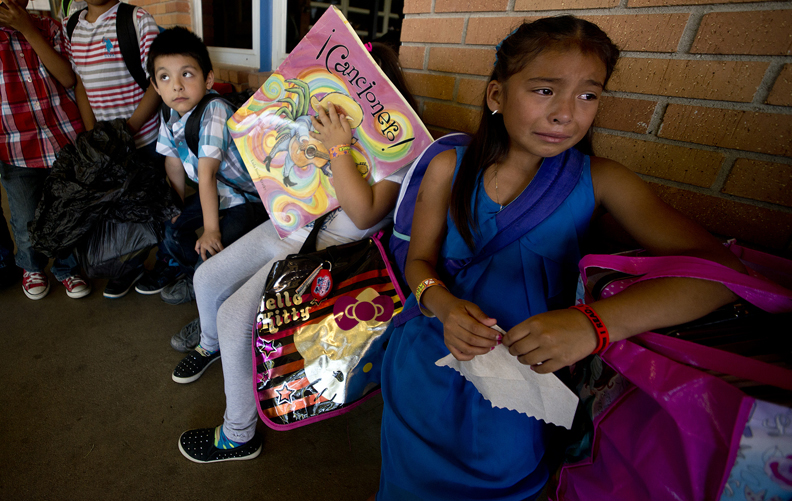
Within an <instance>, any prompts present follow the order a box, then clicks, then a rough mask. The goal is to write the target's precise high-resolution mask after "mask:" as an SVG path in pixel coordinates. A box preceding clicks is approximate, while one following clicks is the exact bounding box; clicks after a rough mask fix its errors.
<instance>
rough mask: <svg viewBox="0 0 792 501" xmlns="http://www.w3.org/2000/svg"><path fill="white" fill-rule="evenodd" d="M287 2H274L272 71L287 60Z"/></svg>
mask: <svg viewBox="0 0 792 501" xmlns="http://www.w3.org/2000/svg"><path fill="white" fill-rule="evenodd" d="M286 1H287V0H272V59H271V62H272V71H275V70H276V69H278V66H280V65H281V63H282V62H283V61H284V60H285V59H286V56H288V54H287V53H286V18H287V7H286Z"/></svg>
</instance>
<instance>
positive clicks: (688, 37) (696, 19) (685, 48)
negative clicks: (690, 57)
mask: <svg viewBox="0 0 792 501" xmlns="http://www.w3.org/2000/svg"><path fill="white" fill-rule="evenodd" d="M703 19H704V9H702V8H693V9H691V10H690V17H688V20H687V23H685V29H684V30H682V35H681V36H680V37H679V43H677V53H683V54H686V53H688V52H690V48H691V47H693V42H694V41H695V40H696V36H697V35H698V31H699V27H701V21H702V20H703Z"/></svg>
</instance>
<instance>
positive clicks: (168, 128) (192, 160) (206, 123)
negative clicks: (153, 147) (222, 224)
mask: <svg viewBox="0 0 792 501" xmlns="http://www.w3.org/2000/svg"><path fill="white" fill-rule="evenodd" d="M209 92H212V93H215V94H216V92H215V91H213V90H212V91H209ZM194 109H195V108H193V110H194ZM193 110H190V111H188V112H187V113H185V114H184V116H183V117H179V114H178V113H177V112H176V111H174V110H170V119H169V120H168V122H167V123H165V121H164V120H163V121H162V122H160V131H159V139H157V152H158V153H161V154H163V155H165V156H168V157H175V158H178V159H179V160H181V162H182V165H183V166H184V171H185V172H186V173H187V177H189V178H190V179H191V180H192V181H193V182H196V183H197V182H198V157H200V158H203V157H209V158H214V159H216V160H220V168H219V169H218V174H220V175H222V176H223V177H224V178H225V179H227V180H228V181H229V182H231V183H234V184H235V185H244V184H246V183H250V182H251V180H250V174H248V173H247V170H246V169H245V167H244V164H243V163H242V156H241V155H240V154H239V150H238V149H237V146H236V143H234V140H233V139H232V138H231V133H230V132H229V130H228V127H227V126H226V122H227V121H228V119H229V118H231V116H232V115H233V114H234V111H233V110H232V109H231V108H230V107H229V106H228V105H227V104H225V103H223V102H222V101H221V100H214V101H212V102H211V103H209V104H208V105H206V108H205V109H204V114H203V117H202V120H201V127H200V133H199V136H198V157H196V156H195V155H194V154H193V152H192V151H190V148H189V147H188V146H187V140H186V139H185V130H184V128H185V126H186V125H187V119H188V118H190V115H191V114H192V112H193ZM217 195H218V197H219V209H220V210H223V209H228V208H230V207H234V206H236V205H239V204H243V203H245V200H254V201H258V199H257V198H256V197H255V196H253V195H249V194H246V193H243V192H241V191H239V190H234V189H233V188H231V187H230V186H228V185H227V184H225V183H223V182H221V181H217ZM259 203H260V202H259Z"/></svg>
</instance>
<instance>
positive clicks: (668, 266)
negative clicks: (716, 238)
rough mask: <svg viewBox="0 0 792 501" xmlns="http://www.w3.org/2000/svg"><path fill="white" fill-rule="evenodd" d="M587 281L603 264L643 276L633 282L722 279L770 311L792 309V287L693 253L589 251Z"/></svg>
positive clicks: (583, 265)
mask: <svg viewBox="0 0 792 501" xmlns="http://www.w3.org/2000/svg"><path fill="white" fill-rule="evenodd" d="M579 266H580V273H581V276H582V277H583V282H584V283H585V282H587V281H588V280H587V277H586V273H587V269H588V268H592V267H593V268H603V269H608V270H616V271H621V272H623V273H628V274H630V275H636V276H640V278H639V279H638V280H636V281H635V282H633V283H637V282H642V281H644V280H651V279H653V278H663V277H687V278H698V279H702V280H710V281H713V282H720V283H722V284H723V285H725V286H726V287H728V288H729V289H730V290H731V291H732V292H734V293H735V294H737V295H738V296H740V297H741V298H743V299H745V300H746V301H748V302H749V303H751V304H753V305H755V306H758V307H759V308H761V309H763V310H765V311H767V312H770V313H784V312H788V311H792V291H789V290H787V289H785V288H784V287H782V286H780V285H778V284H776V283H774V282H771V281H769V280H767V279H764V278H762V277H759V276H753V275H744V274H742V273H740V272H737V271H735V270H733V269H731V268H729V267H727V266H724V265H722V264H718V263H714V262H712V261H709V260H706V259H702V258H697V257H689V256H661V257H629V256H612V255H605V254H589V255H587V256H584V257H583V259H581V260H580V265H579Z"/></svg>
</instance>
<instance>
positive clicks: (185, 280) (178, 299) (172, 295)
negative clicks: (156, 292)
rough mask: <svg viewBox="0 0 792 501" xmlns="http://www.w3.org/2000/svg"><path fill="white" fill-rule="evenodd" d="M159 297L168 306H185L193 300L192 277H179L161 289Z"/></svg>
mask: <svg viewBox="0 0 792 501" xmlns="http://www.w3.org/2000/svg"><path fill="white" fill-rule="evenodd" d="M160 297H161V298H162V300H163V301H165V302H166V303H168V304H185V303H189V302H190V301H192V300H193V299H195V289H193V280H192V277H186V276H185V277H181V278H180V279H179V280H177V281H176V282H174V283H172V284H170V285H169V286H167V287H165V288H164V289H162V292H160Z"/></svg>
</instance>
